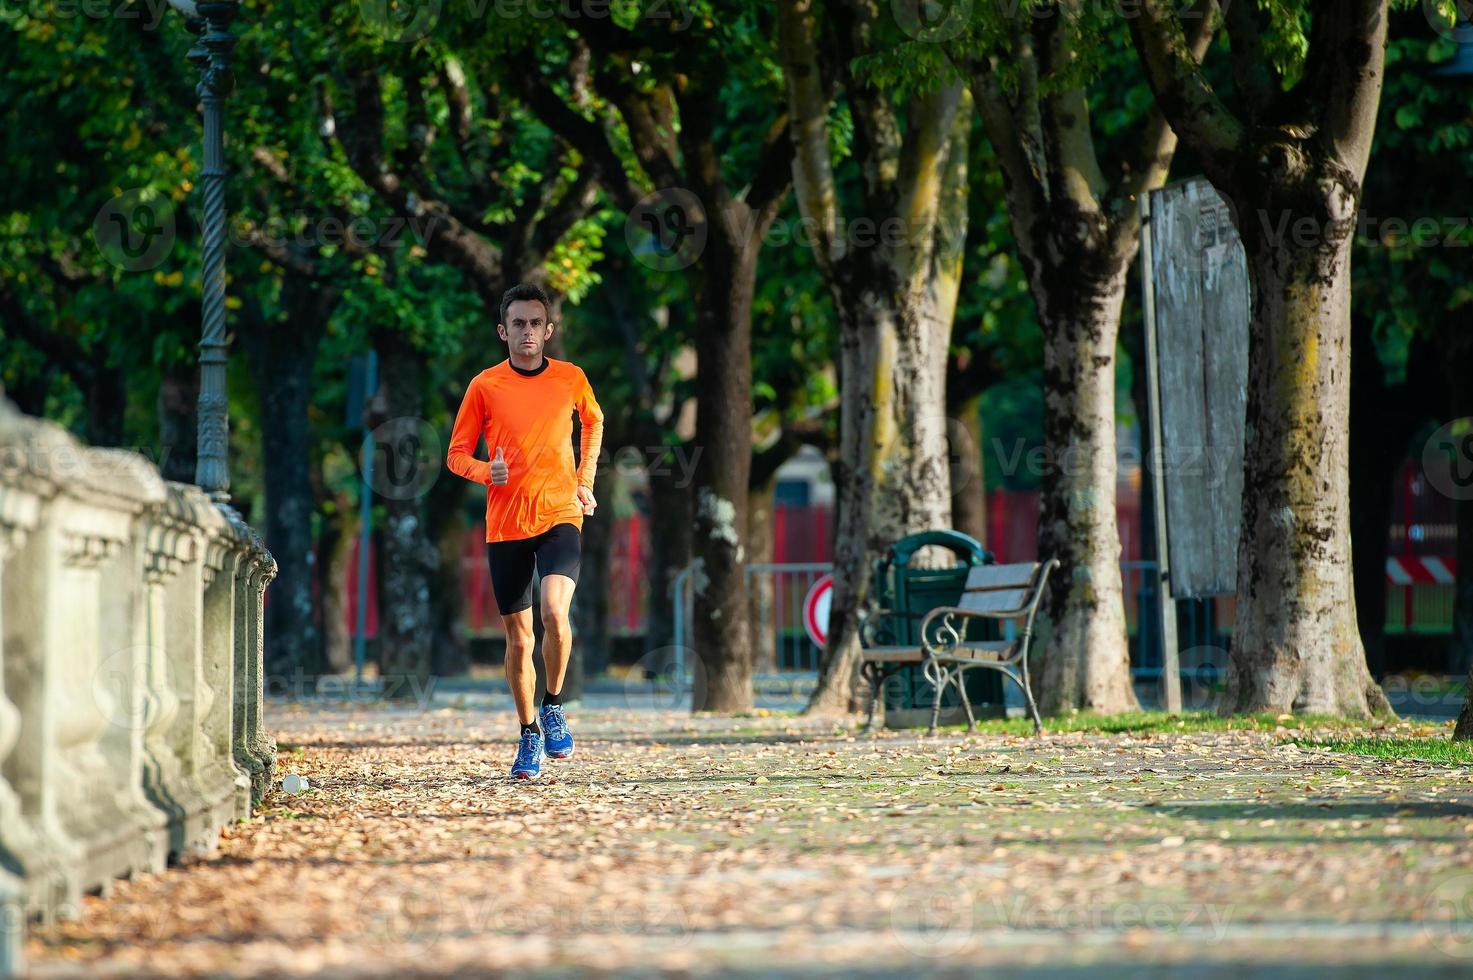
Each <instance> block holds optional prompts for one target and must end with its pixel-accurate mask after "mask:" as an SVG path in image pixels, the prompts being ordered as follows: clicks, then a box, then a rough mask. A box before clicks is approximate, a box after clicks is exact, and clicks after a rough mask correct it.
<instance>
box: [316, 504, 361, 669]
mask: <svg viewBox="0 0 1473 980" xmlns="http://www.w3.org/2000/svg"><path fill="white" fill-rule="evenodd" d="M333 502H334V504H335V505H336V506H334V507H333V510H332V513H331V514H325V515H323V516H324V520H323V522H322V534H321V535H320V536H319V537H318V539H317V590H318V594H319V595H320V596H321V597H322V659H323V662H324V664H325V665H326V669H327V670H329V671H331V672H332V673H334V674H346V673H348V672H349V671H350V670H352V669H353V630H352V627H351V626H349V624H348V571H349V568H350V566H351V565H352V561H353V542H354V541H356V540H358V511H357V510H356V509H355V508H354V506H353V499H352V498H351V497H350V496H349V495H347V494H339V495H338V496H337V497H335V498H334V501H333Z"/></svg>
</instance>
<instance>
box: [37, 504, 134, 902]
mask: <svg viewBox="0 0 1473 980" xmlns="http://www.w3.org/2000/svg"><path fill="white" fill-rule="evenodd" d="M129 524H130V518H129V515H128V514H127V513H125V512H121V511H114V510H106V509H103V508H100V507H94V506H92V505H90V504H86V503H82V502H80V501H75V500H72V499H70V498H68V497H60V498H57V500H55V501H54V502H53V503H52V505H51V507H50V508H48V510H47V512H46V515H45V517H44V518H43V520H42V528H43V530H42V532H41V535H43V536H44V537H43V540H44V541H45V543H46V550H47V552H48V554H47V556H46V565H47V572H46V575H45V578H44V581H45V583H46V585H45V589H44V594H43V595H42V603H43V609H44V616H45V619H46V628H45V634H46V637H47V641H48V642H47V644H46V647H47V649H46V657H47V660H48V665H47V666H48V669H47V675H48V677H54V683H53V684H52V685H50V688H51V689H50V692H49V693H50V697H51V698H52V699H53V701H54V703H55V706H56V722H55V728H54V731H55V734H56V745H57V749H58V751H57V753H56V757H55V762H56V768H57V772H56V773H55V774H48V778H52V777H53V776H54V778H55V779H56V782H57V806H58V813H59V815H60V818H61V822H62V825H63V826H64V827H65V828H66V829H67V832H68V833H69V834H70V835H71V836H72V837H73V838H74V839H76V840H77V841H79V842H81V844H82V845H83V847H84V849H85V859H84V864H83V882H82V883H83V887H84V888H101V889H103V890H104V891H107V890H109V889H110V888H111V886H112V881H113V879H114V878H117V877H118V876H120V875H127V874H131V873H132V872H133V871H134V870H135V869H136V868H139V867H144V866H147V863H148V855H147V850H146V848H145V846H144V841H145V839H146V837H147V820H148V818H147V817H146V816H145V814H144V812H143V811H142V810H141V809H140V807H139V806H138V805H137V801H136V799H135V797H134V794H133V792H132V787H131V786H130V785H129V782H128V780H129V776H130V774H129V773H128V772H127V771H126V770H125V769H123V768H122V766H121V765H120V764H119V763H120V760H118V759H117V758H116V757H114V758H111V759H110V758H109V756H108V753H107V752H106V751H105V745H104V736H105V735H106V733H107V731H108V728H109V727H110V725H111V724H112V721H113V719H115V718H118V717H120V716H122V717H126V715H127V713H128V706H127V705H126V704H120V703H119V701H118V699H117V698H116V697H115V696H114V694H113V692H111V691H109V690H108V685H107V684H106V683H104V682H103V681H102V680H101V678H102V676H103V673H104V671H103V662H102V661H103V657H102V636H101V632H100V625H101V601H100V600H101V587H102V581H101V575H100V566H101V565H102V564H103V563H105V562H107V561H109V560H111V559H112V558H115V557H116V556H117V555H118V553H119V551H121V550H122V548H123V546H124V545H125V544H126V543H127V541H128V532H129ZM117 585H118V586H119V587H122V588H128V587H131V585H132V583H131V582H128V581H124V582H122V583H117ZM52 666H54V667H55V668H56V669H55V670H54V671H53V670H51V669H50V668H51V667H52ZM125 693H126V692H125Z"/></svg>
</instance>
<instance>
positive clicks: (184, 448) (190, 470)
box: [154, 361, 199, 483]
mask: <svg viewBox="0 0 1473 980" xmlns="http://www.w3.org/2000/svg"><path fill="white" fill-rule="evenodd" d="M198 407H199V365H198V364H195V363H192V362H189V361H180V362H178V363H175V364H171V365H169V367H168V369H167V370H166V371H165V372H164V376H163V377H162V378H160V379H159V397H158V413H159V447H158V454H157V456H156V457H155V459H154V462H156V463H157V464H158V467H159V471H160V472H161V473H162V475H163V477H164V479H165V480H173V481H174V482H176V483H193V482H194V468H195V460H196V454H197V451H198V450H197V445H196V444H197V439H198V437H199V423H198V416H197V414H196V409H197V408H198Z"/></svg>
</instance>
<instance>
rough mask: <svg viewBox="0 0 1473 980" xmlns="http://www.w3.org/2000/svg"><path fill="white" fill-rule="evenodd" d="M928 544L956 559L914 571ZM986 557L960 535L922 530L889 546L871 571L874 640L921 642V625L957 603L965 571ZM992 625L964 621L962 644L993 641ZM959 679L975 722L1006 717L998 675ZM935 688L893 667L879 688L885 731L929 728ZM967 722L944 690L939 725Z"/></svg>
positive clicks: (917, 672)
mask: <svg viewBox="0 0 1473 980" xmlns="http://www.w3.org/2000/svg"><path fill="white" fill-rule="evenodd" d="M930 545H936V546H939V547H942V548H945V549H947V550H949V551H951V552H952V554H954V555H955V556H956V564H954V565H952V566H951V567H949V568H915V567H912V566H911V562H912V560H913V559H914V558H915V556H916V554H917V553H918V552H919V551H920V550H921V549H922V548H925V547H927V546H930ZM991 564H993V558H992V554H991V552H989V551H988V550H987V549H985V548H983V547H982V545H981V544H980V543H979V542H978V541H977V540H976V539H975V538H972V537H970V536H968V535H965V534H962V533H961V532H960V531H923V532H921V533H920V534H912V535H910V536H909V537H906V538H902V539H901V540H899V541H897V542H895V543H894V544H892V545H891V546H890V547H889V548H887V549H886V551H885V554H884V556H883V557H882V558H880V559H879V560H878V561H877V562H875V568H874V576H875V577H874V595H875V604H876V606H877V607H879V608H880V609H883V610H887V611H886V612H884V613H882V614H880V616H879V619H878V621H877V622H876V623H875V626H874V628H873V635H874V636H876V637H877V638H878V639H879V641H880V642H882V643H885V644H891V643H893V644H896V645H906V644H911V643H916V644H919V643H920V642H921V635H920V631H921V620H922V619H924V618H925V615H926V613H928V612H930V611H931V610H932V609H935V608H936V607H937V606H954V605H956V604H957V603H958V602H959V601H961V595H962V590H963V588H964V587H965V586H966V583H967V574H968V572H969V571H970V570H971V569H972V568H974V567H976V566H978V565H991ZM997 638H998V631H997V624H996V623H995V622H993V621H990V620H983V619H969V620H967V621H966V633H965V639H968V640H994V639H997ZM963 677H964V678H965V680H964V683H965V684H966V687H967V697H968V698H969V699H970V700H971V702H972V709H973V711H974V712H976V715H977V717H979V718H986V717H997V718H1001V717H1004V716H1005V715H1006V708H1005V705H1004V702H1003V693H1002V681H1003V678H1002V675H1001V674H999V673H997V672H996V671H992V670H969V671H967V672H966V673H965V674H964V675H963ZM934 691H935V688H934V687H933V686H932V685H931V682H930V681H928V680H927V679H926V675H925V673H924V671H923V670H922V668H921V667H920V665H919V664H915V665H907V666H903V667H900V668H898V669H897V670H895V671H894V672H893V673H891V674H890V675H889V676H888V677H886V679H885V681H884V683H883V684H882V686H881V688H880V696H881V698H882V699H883V701H882V703H883V705H884V708H885V725H886V727H888V728H911V727H915V726H918V725H929V724H930V723H931V699H932V697H933V696H934ZM964 721H966V713H965V711H964V709H963V708H962V703H961V698H960V697H959V696H958V695H957V692H956V689H955V688H954V687H951V686H949V685H948V687H947V688H946V690H945V691H944V692H943V693H942V696H941V724H943V725H948V724H955V723H958V722H964Z"/></svg>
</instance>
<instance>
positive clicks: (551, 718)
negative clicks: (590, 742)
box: [541, 704, 573, 759]
mask: <svg viewBox="0 0 1473 980" xmlns="http://www.w3.org/2000/svg"><path fill="white" fill-rule="evenodd" d="M541 714H542V730H543V731H544V732H546V733H547V757H548V758H549V759H566V758H568V756H570V755H572V754H573V733H572V732H570V731H568V719H567V716H566V715H564V714H563V706H562V705H560V704H544V705H543V706H542V713H541Z"/></svg>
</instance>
